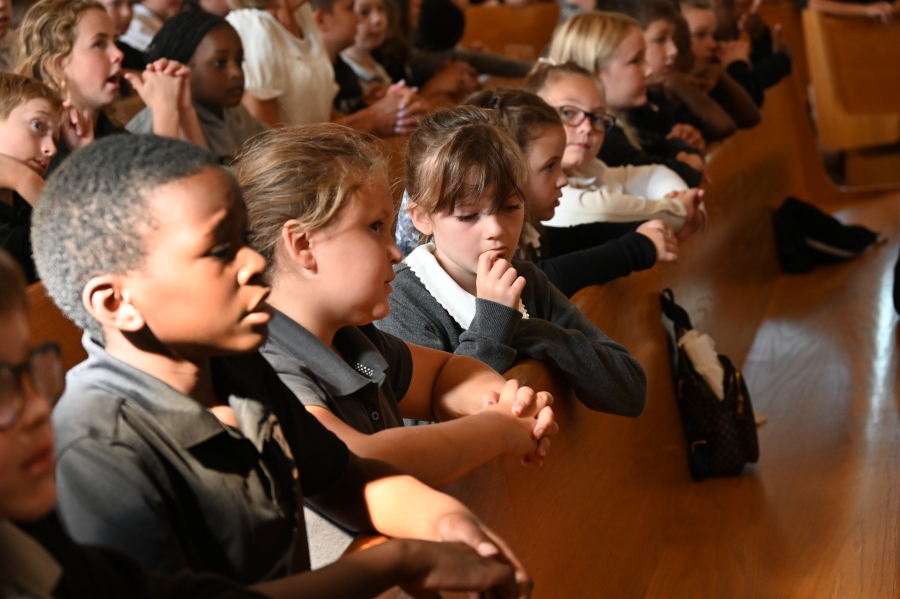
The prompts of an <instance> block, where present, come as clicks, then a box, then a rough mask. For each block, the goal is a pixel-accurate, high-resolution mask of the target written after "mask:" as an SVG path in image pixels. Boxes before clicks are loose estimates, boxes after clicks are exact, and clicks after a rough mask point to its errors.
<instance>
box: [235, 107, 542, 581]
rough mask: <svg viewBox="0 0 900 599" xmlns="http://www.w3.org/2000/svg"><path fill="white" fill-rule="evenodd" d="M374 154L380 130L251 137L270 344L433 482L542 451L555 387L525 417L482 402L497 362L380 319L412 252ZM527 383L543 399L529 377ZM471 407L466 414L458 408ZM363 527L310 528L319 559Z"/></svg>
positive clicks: (320, 408) (329, 410)
mask: <svg viewBox="0 0 900 599" xmlns="http://www.w3.org/2000/svg"><path fill="white" fill-rule="evenodd" d="M374 156H376V154H375V146H374V144H373V143H372V140H370V139H368V138H366V137H364V136H362V135H360V134H356V133H353V132H352V131H350V130H347V129H346V128H344V127H339V126H337V125H330V124H329V125H320V126H314V127H313V126H311V127H306V128H303V129H290V130H284V131H277V132H276V131H272V132H269V133H267V134H265V135H261V136H259V137H257V138H255V139H254V140H253V141H252V142H251V143H250V144H249V145H248V146H247V147H246V148H245V149H244V150H243V151H242V153H241V156H240V158H239V160H238V161H237V162H236V164H235V175H236V177H237V179H238V183H239V184H240V185H241V188H242V189H243V190H244V191H245V194H246V200H247V212H248V220H249V224H250V229H251V230H252V231H253V234H252V236H251V241H252V243H253V245H254V246H255V247H258V248H259V249H260V251H261V253H262V254H263V256H264V257H265V258H266V262H267V263H268V264H269V268H268V270H269V281H270V282H271V284H272V294H271V296H270V298H269V302H270V303H271V305H272V306H273V307H274V308H275V311H274V316H273V319H272V323H271V326H270V327H269V329H270V330H269V333H270V335H269V340H268V342H267V343H266V345H265V346H264V347H263V350H262V353H263V355H264V356H265V357H266V359H267V360H268V361H269V362H270V363H271V364H272V366H273V367H274V368H275V370H276V371H277V372H278V374H279V376H280V377H281V380H282V381H284V382H285V383H286V384H287V385H288V387H290V388H291V390H292V391H293V392H294V393H295V394H296V395H297V397H298V398H299V399H300V401H301V402H303V404H304V405H305V406H306V407H307V409H308V410H309V411H310V413H312V414H313V415H314V416H315V417H316V418H318V419H319V420H320V422H321V423H322V424H323V425H324V426H325V427H326V428H327V429H329V430H331V431H332V432H334V433H335V434H336V435H337V436H338V437H339V438H341V439H342V440H343V441H344V442H345V443H347V445H348V446H349V447H350V449H351V450H352V451H354V452H355V453H357V454H358V455H360V456H362V457H368V458H373V459H380V460H384V461H386V462H389V463H391V464H394V465H395V466H397V467H398V468H400V469H401V470H403V471H404V472H408V473H410V474H412V475H413V476H415V477H416V478H419V479H420V480H422V481H423V482H425V483H426V484H429V485H431V486H433V487H441V486H443V485H445V484H447V483H449V482H451V481H453V480H455V479H456V478H458V477H459V476H462V475H463V474H465V473H466V472H469V471H470V470H473V469H474V468H476V467H477V466H480V465H481V464H483V463H485V462H487V461H489V460H491V459H493V458H495V457H498V456H501V455H511V456H515V457H519V458H522V459H523V460H525V459H527V460H529V461H531V462H534V463H538V464H539V463H540V462H541V458H542V454H543V453H544V452H545V451H546V449H547V444H548V443H549V440H546V441H545V440H543V439H544V437H545V436H546V435H547V434H553V433H554V432H555V430H556V424H555V423H554V422H553V413H552V411H551V410H550V408H549V407H542V406H543V405H544V404H546V403H548V402H550V401H551V400H552V398H550V397H548V396H547V394H546V393H542V394H538V397H537V398H536V400H535V401H534V405H525V404H524V403H523V404H522V405H519V406H517V408H516V410H521V412H520V413H519V414H518V415H519V416H521V417H517V415H516V414H514V413H513V410H511V409H510V408H511V407H512V406H511V404H510V403H507V402H506V401H504V402H503V405H494V406H492V407H488V408H484V404H483V402H482V398H483V397H484V396H485V395H486V394H487V395H494V394H497V393H499V392H500V391H501V390H502V389H503V388H504V380H503V377H501V376H500V375H499V374H497V373H496V372H494V371H493V370H491V369H490V368H489V367H488V366H486V365H484V364H482V363H481V362H478V361H477V360H474V359H472V358H467V357H464V356H454V355H452V354H446V353H443V352H437V351H434V350H431V349H427V348H424V347H419V346H416V345H408V344H406V343H404V342H403V341H401V340H399V339H397V338H396V337H393V336H392V335H389V334H387V333H382V332H380V331H379V330H378V329H376V328H375V327H374V326H373V325H372V322H373V321H374V320H376V319H378V318H382V317H383V316H384V315H385V314H386V313H387V310H388V309H389V305H388V301H387V295H388V293H390V291H391V288H390V285H389V284H388V283H386V282H385V281H387V280H390V279H393V278H394V271H393V269H392V266H393V265H394V264H396V263H397V262H399V258H400V256H399V252H398V251H397V247H396V246H395V245H394V241H393V239H392V238H391V220H392V216H393V202H392V200H391V194H390V188H389V186H388V182H387V175H386V168H385V165H384V164H383V163H382V162H381V161H380V160H379V159H377V158H375V157H374ZM344 257H352V259H350V260H349V261H348V260H344ZM513 391H514V390H512V389H511V390H510V392H511V394H512V395H515V393H514V392H513ZM503 395H504V397H503V399H504V400H506V397H505V396H506V394H503ZM519 396H520V401H522V402H525V401H531V400H530V397H531V392H530V390H527V388H526V389H521V390H520V391H519ZM464 415H469V416H468V417H467V418H465V422H463V421H461V420H454V421H450V419H452V418H456V417H459V416H464ZM435 417H439V419H440V420H447V422H442V423H441V424H438V425H436V426H434V427H429V429H428V430H421V429H419V428H416V427H413V428H408V429H405V428H403V422H402V418H413V419H423V420H424V419H428V420H434V419H435ZM535 418H537V420H535ZM538 439H540V440H541V441H540V444H539V445H536V440H538ZM306 520H307V525H308V526H310V530H313V529H314V528H318V525H319V524H320V521H321V518H320V517H319V516H318V514H316V513H315V512H311V511H307V515H306ZM322 525H323V526H324V523H322ZM333 537H337V538H333ZM351 541H352V537H351V536H349V535H346V534H338V531H332V532H330V533H329V534H327V535H326V534H324V533H321V532H317V533H316V534H311V535H310V553H311V554H312V555H311V556H312V560H313V567H314V568H315V567H317V566H318V564H321V563H329V562H331V561H333V560H334V559H336V558H337V557H338V556H340V554H341V553H343V551H344V550H345V549H346V546H347V545H348V544H349V543H350V542H351Z"/></svg>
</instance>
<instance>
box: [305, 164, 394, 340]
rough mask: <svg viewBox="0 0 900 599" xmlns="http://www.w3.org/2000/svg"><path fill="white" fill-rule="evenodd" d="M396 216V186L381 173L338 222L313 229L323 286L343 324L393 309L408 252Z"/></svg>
mask: <svg viewBox="0 0 900 599" xmlns="http://www.w3.org/2000/svg"><path fill="white" fill-rule="evenodd" d="M393 221H394V202H393V200H392V199H391V192H390V188H389V187H388V184H387V182H386V181H385V180H384V178H383V177H375V178H374V179H373V180H372V181H371V182H370V183H369V184H367V185H366V186H364V187H362V188H360V189H359V190H357V191H356V193H355V194H354V195H353V197H352V198H351V199H350V201H349V202H348V204H347V205H346V206H345V207H344V209H343V210H342V211H341V213H340V215H339V216H338V218H337V220H336V221H335V222H333V223H332V224H330V225H328V226H326V227H323V228H321V229H318V230H315V231H312V232H311V233H310V234H309V246H310V249H311V250H312V252H313V255H314V257H315V267H316V276H317V277H318V279H319V285H318V290H319V291H318V292H319V293H321V296H320V297H321V298H322V299H323V300H324V302H325V303H326V304H327V309H328V310H329V311H330V315H329V316H330V318H331V319H332V320H333V321H335V322H338V323H339V324H340V325H341V326H362V325H366V324H370V323H371V322H373V321H375V320H380V319H382V318H384V317H385V316H387V315H388V313H389V312H390V310H391V308H390V304H389V303H388V296H389V295H390V293H391V281H392V280H393V279H394V265H395V264H398V263H399V262H400V260H401V259H402V258H403V256H402V255H401V254H400V250H399V249H398V248H397V244H395V243H394V236H393V234H392V233H391V223H392V222H393ZM298 300H299V301H303V299H302V298H298Z"/></svg>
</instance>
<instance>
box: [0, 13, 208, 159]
mask: <svg viewBox="0 0 900 599" xmlns="http://www.w3.org/2000/svg"><path fill="white" fill-rule="evenodd" d="M121 63H122V52H121V51H119V49H118V48H117V47H116V45H115V29H114V28H113V24H112V21H111V20H110V18H109V15H107V14H106V11H105V10H104V9H103V6H102V5H100V4H98V3H97V2H94V1H93V0H39V1H38V2H37V3H36V4H35V5H34V6H32V7H31V9H30V10H29V11H28V13H27V14H26V15H25V19H24V21H23V22H22V27H21V43H20V54H19V63H18V65H17V71H18V72H19V73H20V74H22V75H27V76H29V77H34V78H35V79H39V80H41V81H43V82H44V83H46V84H47V85H49V86H50V88H51V89H53V90H54V91H56V92H57V93H58V94H59V95H60V96H61V97H62V98H63V100H64V101H65V103H64V104H63V106H64V112H63V121H62V142H64V143H60V147H59V151H58V152H57V155H56V157H55V158H54V160H53V162H52V163H51V165H50V171H51V172H52V171H53V170H54V169H55V168H56V167H57V166H58V165H59V164H60V163H61V162H62V160H63V159H64V158H65V157H66V156H68V155H69V154H70V153H71V152H74V151H75V150H77V149H78V148H81V147H83V146H85V145H87V144H89V143H91V142H92V141H93V140H94V139H99V138H101V137H105V136H107V135H112V134H114V133H117V132H119V130H118V129H117V128H116V127H115V126H114V125H113V124H112V122H111V121H110V120H109V118H108V117H107V116H106V114H105V113H104V112H103V111H104V109H106V108H107V107H109V106H110V105H111V104H112V103H113V102H114V101H115V100H116V99H117V98H118V96H119V83H120V80H121V78H122V77H123V76H124V77H125V78H126V79H127V80H128V82H129V83H130V84H131V86H132V87H133V88H134V89H135V90H136V91H137V93H138V94H139V95H140V96H141V98H142V99H143V100H144V103H145V104H146V105H147V106H149V107H150V109H151V110H152V111H153V114H154V115H155V118H154V119H153V132H154V133H156V134H158V135H166V136H169V137H179V136H181V135H182V134H183V135H185V136H186V137H187V139H189V140H191V141H194V142H195V143H199V144H202V143H203V136H202V134H201V133H200V126H199V124H198V123H197V114H196V113H195V112H194V109H193V106H192V105H191V103H190V88H189V87H188V86H187V85H184V80H185V78H186V77H187V76H188V75H189V73H190V70H189V69H187V68H186V67H184V66H183V65H181V64H179V63H177V62H169V61H158V62H156V63H153V64H151V65H149V66H148V67H147V70H146V71H144V73H143V74H141V75H140V76H138V75H135V74H131V73H125V74H124V75H123V72H122V64H121Z"/></svg>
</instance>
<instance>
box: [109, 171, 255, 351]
mask: <svg viewBox="0 0 900 599" xmlns="http://www.w3.org/2000/svg"><path fill="white" fill-rule="evenodd" d="M148 204H149V206H150V222H151V223H153V224H152V228H151V227H148V230H147V231H146V232H144V235H145V243H146V244H147V255H146V256H145V257H144V261H143V264H142V265H141V267H140V268H138V269H137V270H135V271H133V272H128V273H125V274H123V275H120V276H119V278H120V279H121V280H120V282H119V284H120V285H121V290H122V291H121V292H122V294H123V296H124V295H125V294H127V296H128V300H129V301H130V303H131V306H132V307H133V309H134V310H135V311H136V312H137V313H138V314H140V317H141V319H142V320H143V324H144V327H145V328H146V330H147V331H148V332H149V334H150V335H152V338H153V340H154V341H155V342H156V343H158V344H160V345H162V346H164V349H163V350H161V351H162V352H164V353H167V354H168V355H170V356H175V357H177V358H178V359H183V360H188V361H192V362H195V363H197V362H202V361H203V360H205V359H208V358H209V357H210V356H214V355H223V354H231V353H243V352H249V351H253V350H255V349H257V348H258V347H259V346H261V345H262V344H263V343H264V342H265V340H266V334H267V330H266V325H267V324H268V322H269V320H270V319H271V317H272V315H271V311H270V309H269V307H268V305H267V304H266V301H265V300H266V297H267V296H268V295H269V287H268V285H267V284H266V283H265V281H264V278H263V271H264V269H265V261H264V260H263V258H262V256H260V255H259V254H258V253H257V252H256V251H254V250H253V249H251V248H250V247H249V246H248V245H247V243H246V235H247V213H246V208H245V207H244V203H243V201H242V200H241V197H240V192H239V191H238V187H237V184H236V183H235V182H234V179H233V178H232V177H231V176H230V175H229V174H228V173H227V172H226V171H225V170H224V169H221V168H212V167H210V168H206V169H204V170H202V171H200V172H199V173H197V174H195V175H191V176H190V177H186V178H184V179H178V180H176V181H173V182H171V183H167V184H165V185H162V186H160V187H158V188H156V189H154V190H153V191H151V192H150V193H149V195H148ZM138 334H141V332H139V333H138Z"/></svg>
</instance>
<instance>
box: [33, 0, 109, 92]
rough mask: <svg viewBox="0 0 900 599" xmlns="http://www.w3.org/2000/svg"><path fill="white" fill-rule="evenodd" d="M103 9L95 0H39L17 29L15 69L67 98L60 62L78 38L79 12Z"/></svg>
mask: <svg viewBox="0 0 900 599" xmlns="http://www.w3.org/2000/svg"><path fill="white" fill-rule="evenodd" d="M91 9H96V10H102V11H104V12H106V11H105V9H104V8H103V5H102V4H100V3H99V2H96V0H38V2H37V3H35V5H34V6H32V7H31V9H29V11H28V12H27V13H26V14H25V19H24V20H23V21H22V26H21V27H20V30H19V46H18V52H17V55H18V59H17V63H16V72H17V73H19V74H20V75H27V76H28V77H34V78H35V79H38V80H40V81H43V82H44V83H46V84H47V85H49V86H50V87H51V88H52V89H53V90H54V91H56V92H57V93H58V94H59V95H60V96H62V97H63V98H66V82H65V79H64V78H63V77H62V75H61V69H62V61H63V59H64V58H65V57H66V56H68V55H69V54H70V53H71V52H72V47H73V46H74V45H75V40H76V39H77V38H78V19H79V17H80V16H81V13H83V12H85V11H87V10H91Z"/></svg>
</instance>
